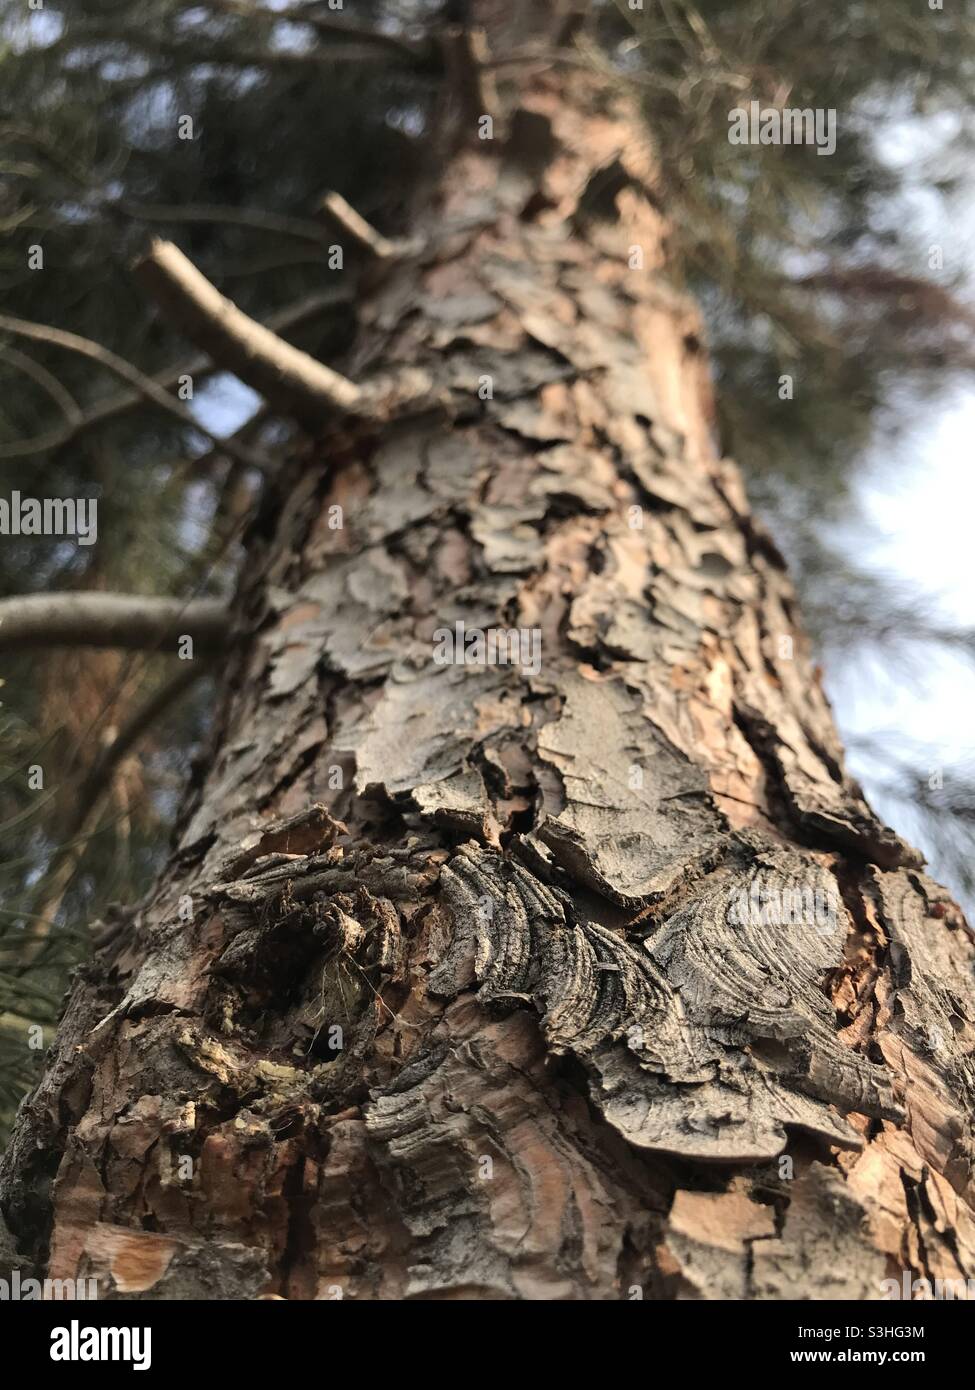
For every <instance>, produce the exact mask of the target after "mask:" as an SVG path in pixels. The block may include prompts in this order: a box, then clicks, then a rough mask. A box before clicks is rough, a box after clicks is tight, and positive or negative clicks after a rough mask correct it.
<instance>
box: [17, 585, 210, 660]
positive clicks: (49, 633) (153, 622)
mask: <svg viewBox="0 0 975 1390" xmlns="http://www.w3.org/2000/svg"><path fill="white" fill-rule="evenodd" d="M183 634H188V635H189V636H191V637H193V638H194V639H196V640H199V641H201V642H203V643H205V645H206V648H207V650H210V651H212V650H213V649H214V648H215V647H216V648H217V649H220V648H222V647H223V646H224V645H225V643H226V641H227V638H228V634H229V621H228V617H227V609H226V607H225V605H224V604H223V603H221V602H220V601H219V600H217V599H192V600H190V601H189V602H186V601H185V600H183V599H177V598H155V597H150V596H147V595H144V594H104V593H60V594H25V595H22V596H21V597H18V598H7V599H3V600H0V651H9V650H10V649H11V648H20V647H59V646H61V647H64V646H66V647H126V648H131V649H134V650H136V651H145V650H147V649H150V648H155V647H157V646H158V645H160V644H164V643H166V642H175V640H176V639H177V638H178V637H180V636H182V635H183Z"/></svg>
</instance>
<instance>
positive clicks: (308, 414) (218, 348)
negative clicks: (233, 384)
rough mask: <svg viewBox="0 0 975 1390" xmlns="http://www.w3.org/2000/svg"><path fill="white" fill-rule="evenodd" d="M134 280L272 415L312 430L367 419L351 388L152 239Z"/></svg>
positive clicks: (166, 244)
mask: <svg viewBox="0 0 975 1390" xmlns="http://www.w3.org/2000/svg"><path fill="white" fill-rule="evenodd" d="M135 273H136V277H137V279H138V280H139V281H140V283H141V284H142V285H143V286H145V288H146V289H147V290H148V292H149V293H150V294H151V295H152V297H153V298H154V299H155V300H156V302H157V303H158V304H159V305H160V306H161V307H162V309H163V310H164V312H165V313H166V314H167V315H168V316H169V317H170V318H171V320H172V322H173V323H174V324H175V325H177V326H178V327H180V328H182V329H183V331H184V332H185V333H186V335H187V336H188V337H189V338H190V339H191V340H192V341H193V342H194V343H196V344H197V346H198V347H200V348H202V349H203V351H204V352H207V353H209V354H210V356H211V357H212V358H213V360H214V361H215V362H217V363H219V364H220V365H221V366H222V367H224V368H225V369H226V370H227V371H230V372H233V374H234V375H235V376H236V377H239V379H240V380H241V381H243V382H245V383H246V385H248V386H250V387H252V388H253V389H254V390H255V391H257V392H258V394H259V395H261V396H263V397H264V399H265V400H266V401H267V402H268V403H269V404H270V405H271V406H272V407H273V408H274V409H275V410H279V411H280V412H281V413H282V414H285V415H292V416H294V418H295V419H297V420H299V421H301V422H302V423H303V424H306V425H309V426H311V427H312V428H315V427H317V426H319V425H321V424H322V423H323V422H324V421H325V420H326V419H328V418H329V417H330V416H333V415H334V414H335V412H336V411H343V412H346V413H348V414H351V415H358V414H371V413H372V412H371V411H370V410H369V409H367V408H366V406H367V398H366V397H365V394H364V393H363V391H362V390H361V389H360V388H359V387H358V386H356V384H355V383H354V382H352V381H349V380H347V378H346V377H344V376H340V374H339V373H338V372H334V371H332V369H331V368H330V367H326V366H325V365H324V363H322V362H316V360H315V358H314V357H311V356H309V354H308V353H307V352H302V351H301V349H300V348H296V347H292V345H291V344H290V343H286V342H285V341H284V340H283V339H282V338H279V337H278V336H277V334H276V333H272V332H271V330H270V329H269V328H265V327H264V325H263V324H260V323H257V322H256V321H255V320H254V319H252V318H249V317H248V315H247V314H245V313H244V312H243V310H241V309H238V308H237V306H236V304H234V303H232V302H231V301H230V300H229V299H227V298H225V297H224V295H222V294H221V293H220V291H219V290H218V289H217V288H216V286H214V285H212V284H211V283H210V281H209V280H208V279H207V278H206V276H205V275H202V274H201V273H200V271H199V270H197V268H196V266H195V265H194V264H193V263H192V261H190V260H188V259H187V257H186V256H184V255H183V253H182V251H180V249H179V248H178V247H177V246H174V245H173V243H172V242H170V241H162V240H160V239H159V238H154V239H153V241H152V242H151V244H150V248H149V251H148V253H147V254H146V255H145V256H144V257H143V258H142V259H141V260H140V261H139V262H138V263H137V265H136V267H135Z"/></svg>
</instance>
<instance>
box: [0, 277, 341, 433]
mask: <svg viewBox="0 0 975 1390" xmlns="http://www.w3.org/2000/svg"><path fill="white" fill-rule="evenodd" d="M349 298H350V295H349V292H348V290H346V289H337V290H324V291H322V293H320V294H311V295H307V296H306V297H305V298H304V299H299V300H297V301H296V302H295V303H293V304H289V305H288V306H287V307H286V308H284V309H281V310H279V311H278V313H276V314H272V315H271V316H270V317H269V319H268V324H267V326H268V327H269V328H270V329H272V330H273V331H274V332H275V333H287V332H291V331H293V330H294V329H296V328H300V327H301V326H302V325H303V324H306V323H309V322H310V321H311V320H312V319H315V318H317V317H318V315H319V314H322V313H325V312H326V311H327V310H329V309H334V308H336V307H337V306H338V305H340V304H347V303H348V302H349ZM11 352H12V349H7V355H8V356H9V355H10V353H11ZM35 366H36V363H35ZM219 370H220V367H219V366H218V365H217V364H216V363H214V362H213V361H212V359H211V358H210V357H208V356H206V355H204V354H201V355H200V356H198V357H191V358H189V359H188V360H187V361H184V362H178V363H174V364H173V366H171V367H164V368H163V370H162V371H161V372H156V373H155V374H154V375H153V376H152V377H150V378H149V380H150V381H153V382H154V383H155V384H156V385H157V386H159V387H161V388H162V390H164V391H173V390H175V388H176V387H177V386H178V385H179V384H180V381H181V379H182V378H183V377H190V378H191V379H192V380H193V381H194V382H199V381H204V380H205V379H206V378H207V377H209V376H213V375H214V373H216V372H218V371H219ZM144 400H145V395H144V393H143V392H142V391H120V392H118V394H117V395H114V396H109V398H108V399H107V400H105V401H101V402H100V403H99V404H97V405H94V406H92V407H91V409H90V410H88V411H87V412H86V413H85V414H84V415H82V416H81V417H80V418H79V419H77V420H76V421H71V422H69V423H67V424H65V425H64V426H62V427H61V428H60V429H58V430H51V431H50V432H49V433H48V434H44V435H38V436H36V437H35V438H34V439H25V440H23V441H22V442H19V443H17V444H7V445H3V446H0V459H11V458H29V457H30V456H32V455H34V454H43V453H47V452H48V450H51V449H62V448H64V446H65V445H66V444H71V443H73V442H74V440H76V439H77V438H79V437H80V436H81V435H82V434H84V433H86V432H87V431H88V430H90V429H94V428H96V427H97V426H98V425H103V424H105V423H106V421H109V420H115V419H118V417H119V416H121V415H127V414H128V413H129V411H131V410H134V409H135V408H136V407H137V406H139V405H141V404H142V403H143V401H144ZM214 452H219V447H218V446H217V445H215V446H214V449H213V450H212V451H211V453H210V454H209V455H208V456H207V457H208V458H210V457H212V455H213V453H214Z"/></svg>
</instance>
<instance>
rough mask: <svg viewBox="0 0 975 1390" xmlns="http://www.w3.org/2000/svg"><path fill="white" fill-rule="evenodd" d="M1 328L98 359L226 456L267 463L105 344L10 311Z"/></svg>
mask: <svg viewBox="0 0 975 1390" xmlns="http://www.w3.org/2000/svg"><path fill="white" fill-rule="evenodd" d="M0 331H2V332H4V333H12V334H13V335H14V336H15V337H19V338H30V339H32V340H33V341H34V342H38V343H49V344H51V346H53V347H61V348H66V349H67V351H69V352H74V353H77V354H78V356H79V357H87V358H88V359H89V360H90V361H92V362H97V363H99V365H100V366H102V367H105V368H106V369H107V370H108V371H110V372H113V373H114V374H115V376H117V377H121V379H122V380H123V381H127V382H128V383H129V385H130V386H133V387H134V388H135V390H136V391H137V392H138V393H139V395H140V396H141V397H142V398H143V399H144V400H147V401H151V402H152V404H153V405H157V406H159V408H160V409H161V410H165V411H166V412H167V414H169V415H172V416H174V417H175V418H176V419H177V420H179V422H180V424H181V425H185V426H186V428H187V429H191V430H196V432H197V433H198V434H202V435H203V436H204V437H205V438H206V439H209V440H210V441H211V442H212V443H213V444H215V445H217V446H218V447H219V448H220V449H221V450H222V451H223V452H224V453H226V454H227V455H229V457H231V458H236V459H239V461H240V462H241V463H246V464H247V465H248V466H249V467H251V468H264V467H265V466H266V463H267V461H266V460H265V459H264V458H262V457H261V456H260V455H258V454H254V453H252V452H251V451H250V450H247V449H245V448H244V447H243V446H242V445H240V444H237V443H235V442H234V441H233V440H232V439H223V438H221V436H220V435H216V434H214V433H213V432H212V431H211V430H208V429H207V428H206V426H205V425H201V424H200V422H199V421H198V420H197V419H196V418H195V416H193V415H192V414H191V413H190V411H188V410H187V409H185V407H184V406H182V405H181V404H180V402H179V401H177V400H174V399H173V397H172V396H171V395H170V394H169V392H168V391H166V390H165V389H164V388H163V387H162V386H160V385H159V384H158V382H156V381H154V380H153V379H152V377H148V376H144V375H143V373H142V372H140V371H139V370H138V368H137V367H133V366H132V365H131V364H130V363H129V362H126V361H125V360H124V359H123V358H121V357H119V356H118V355H117V354H116V353H114V352H112V351H110V350H109V349H108V348H106V347H102V345H101V344H100V343H95V342H92V340H91V339H90V338H82V337H81V335H80V334H78V333H68V332H65V330H64V329H62V328H52V327H50V326H49V325H48V324H43V323H31V322H30V321H29V320H27V319H17V318H13V317H12V316H11V315H10V314H0Z"/></svg>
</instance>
